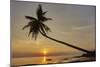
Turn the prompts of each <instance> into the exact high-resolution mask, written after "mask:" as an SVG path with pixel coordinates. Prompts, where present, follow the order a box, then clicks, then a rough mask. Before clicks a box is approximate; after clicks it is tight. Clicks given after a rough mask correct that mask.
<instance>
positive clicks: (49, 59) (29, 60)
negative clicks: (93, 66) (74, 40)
mask: <svg viewBox="0 0 100 67" xmlns="http://www.w3.org/2000/svg"><path fill="white" fill-rule="evenodd" d="M74 56H79V55H62V56H61V55H60V56H42V57H22V58H12V59H11V65H27V64H28V65H29V64H49V63H63V62H66V63H67V62H71V61H75V60H86V59H90V58H86V57H81V58H72V57H74Z"/></svg>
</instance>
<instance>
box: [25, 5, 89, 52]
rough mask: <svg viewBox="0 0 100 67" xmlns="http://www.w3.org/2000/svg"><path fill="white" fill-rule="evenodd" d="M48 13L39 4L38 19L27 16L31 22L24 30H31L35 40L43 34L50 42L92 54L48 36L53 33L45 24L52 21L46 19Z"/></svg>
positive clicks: (30, 32)
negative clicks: (50, 32) (48, 33)
mask: <svg viewBox="0 0 100 67" xmlns="http://www.w3.org/2000/svg"><path fill="white" fill-rule="evenodd" d="M46 13H47V11H45V12H44V11H43V10H42V6H41V5H40V4H39V5H38V9H37V18H35V17H31V16H25V18H26V19H29V20H30V22H29V23H28V24H27V25H25V26H24V27H23V30H24V29H25V28H27V27H29V28H30V30H29V34H28V36H29V35H30V34H32V37H33V38H35V40H36V39H37V36H38V34H39V33H40V34H42V35H43V36H44V37H46V38H48V39H50V40H53V41H56V42H58V43H61V44H64V45H66V46H69V47H72V48H74V49H77V50H80V51H83V52H86V53H90V51H88V50H85V49H83V48H80V47H76V46H74V45H71V44H68V43H65V42H63V41H60V40H57V39H54V38H51V37H49V36H48V35H47V32H49V31H51V30H50V28H49V27H48V26H47V25H45V24H44V22H45V21H48V20H52V19H51V18H47V17H45V14H46Z"/></svg>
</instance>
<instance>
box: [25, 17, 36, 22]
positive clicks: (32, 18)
mask: <svg viewBox="0 0 100 67" xmlns="http://www.w3.org/2000/svg"><path fill="white" fill-rule="evenodd" d="M25 18H26V19H29V20H35V21H36V20H37V19H36V18H34V17H31V16H25Z"/></svg>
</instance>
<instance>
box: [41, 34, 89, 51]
mask: <svg viewBox="0 0 100 67" xmlns="http://www.w3.org/2000/svg"><path fill="white" fill-rule="evenodd" d="M40 33H41V34H42V35H43V36H44V37H46V38H48V39H50V40H53V41H56V42H58V43H61V44H64V45H66V46H69V47H72V48H74V49H77V50H80V51H83V52H86V53H90V51H88V50H85V49H82V48H80V47H76V46H73V45H71V44H68V43H65V42H63V41H60V40H56V39H54V38H51V37H49V36H47V35H46V34H43V33H42V32H40Z"/></svg>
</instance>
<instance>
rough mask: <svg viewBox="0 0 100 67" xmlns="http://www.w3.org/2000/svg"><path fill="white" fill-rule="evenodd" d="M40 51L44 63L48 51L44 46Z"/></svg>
mask: <svg viewBox="0 0 100 67" xmlns="http://www.w3.org/2000/svg"><path fill="white" fill-rule="evenodd" d="M42 53H43V63H46V55H47V53H48V51H47V49H46V48H44V49H43V51H42Z"/></svg>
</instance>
